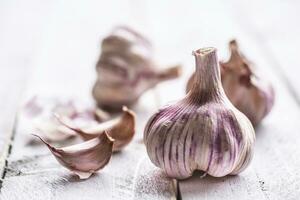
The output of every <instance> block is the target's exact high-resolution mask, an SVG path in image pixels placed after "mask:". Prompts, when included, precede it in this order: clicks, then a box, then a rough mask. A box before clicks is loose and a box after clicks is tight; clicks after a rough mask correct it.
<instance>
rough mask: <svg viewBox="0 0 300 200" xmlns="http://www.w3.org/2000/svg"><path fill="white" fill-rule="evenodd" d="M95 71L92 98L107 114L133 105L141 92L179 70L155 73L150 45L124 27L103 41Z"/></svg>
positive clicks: (172, 75) (178, 68)
mask: <svg viewBox="0 0 300 200" xmlns="http://www.w3.org/2000/svg"><path fill="white" fill-rule="evenodd" d="M96 69H97V73H98V78H97V81H96V83H95V85H94V87H93V91H92V93H93V97H94V99H95V100H96V101H97V104H98V105H99V106H100V107H103V108H106V109H110V110H120V109H121V108H122V106H123V105H126V106H131V105H133V104H134V103H136V102H137V100H138V99H139V97H140V96H141V95H142V94H143V93H144V92H145V91H147V90H148V89H150V88H153V87H154V86H155V85H157V84H158V83H160V82H162V81H167V80H170V79H174V78H177V77H178V76H179V75H180V72H181V70H180V69H181V68H180V66H174V67H170V68H168V69H159V68H158V66H157V64H156V63H155V62H154V61H153V53H152V47H151V44H150V42H149V41H148V40H147V39H145V38H144V37H143V36H141V35H140V34H139V33H137V32H135V31H133V30H131V29H129V28H126V27H120V28H117V29H115V30H114V31H113V32H112V33H111V35H109V36H108V37H106V38H105V39H104V40H103V42H102V52H101V55H100V58H99V61H98V63H97V66H96Z"/></svg>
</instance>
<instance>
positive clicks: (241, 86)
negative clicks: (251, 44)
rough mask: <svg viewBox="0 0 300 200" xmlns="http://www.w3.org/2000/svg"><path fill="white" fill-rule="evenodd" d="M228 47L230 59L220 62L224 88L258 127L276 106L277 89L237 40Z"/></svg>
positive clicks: (233, 101) (233, 102)
mask: <svg viewBox="0 0 300 200" xmlns="http://www.w3.org/2000/svg"><path fill="white" fill-rule="evenodd" d="M229 49H230V51H231V57H230V59H229V60H228V61H227V62H220V66H221V77H222V85H223V88H224V90H225V93H226V95H227V97H228V98H229V100H230V101H231V103H232V104H233V105H234V106H235V107H236V108H237V109H238V110H240V111H241V112H242V113H244V114H245V115H246V116H247V117H248V118H249V120H250V121H251V122H252V124H253V125H254V126H257V125H258V124H259V123H260V122H261V121H262V119H263V118H264V117H265V116H266V115H267V114H268V113H269V112H270V111H271V109H272V107H273V105H274V99H275V93H274V89H273V87H272V85H271V84H270V83H269V82H268V81H267V80H265V79H263V76H262V75H259V74H258V72H257V71H255V69H254V67H253V64H252V63H251V62H250V61H249V60H247V58H246V57H245V56H244V55H243V54H242V53H241V52H240V50H239V46H238V44H237V42H236V40H232V41H230V43H229ZM194 76H195V75H194V74H193V75H192V76H191V78H190V79H189V81H188V84H187V92H188V91H189V90H190V88H191V85H192V84H193V81H194Z"/></svg>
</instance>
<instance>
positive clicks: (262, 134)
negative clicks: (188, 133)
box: [0, 0, 300, 200]
mask: <svg viewBox="0 0 300 200" xmlns="http://www.w3.org/2000/svg"><path fill="white" fill-rule="evenodd" d="M13 2H17V1H13ZM30 2H31V4H33V3H36V2H35V1H34V0H32V1H30ZM255 2H256V3H253V4H252V3H251V5H248V4H249V3H245V1H241V2H240V1H235V0H231V1H227V2H222V1H219V0H211V1H206V2H205V3H204V2H201V3H199V2H189V3H186V2H182V1H178V0H176V1H163V2H157V1H150V0H148V1H144V2H141V1H129V0H128V1H112V2H110V3H107V2H105V3H104V2H101V1H100V2H98V1H86V3H85V4H83V3H81V2H73V1H72V3H70V1H53V3H51V6H50V4H49V5H41V4H36V7H38V8H39V7H41V8H45V9H46V7H47V6H50V7H51V10H49V13H51V15H50V16H51V17H49V18H47V17H46V15H47V14H46V12H45V13H44V11H45V10H43V9H41V11H40V12H38V13H35V14H36V15H38V16H44V17H40V18H39V19H40V20H38V19H36V20H37V21H34V23H40V21H42V19H45V17H46V18H47V20H48V21H47V23H46V24H47V26H44V27H45V28H43V29H42V28H41V26H33V25H32V26H30V27H31V29H30V30H37V31H38V32H39V34H40V35H41V36H39V37H38V38H40V39H39V40H38V44H39V45H38V46H37V47H35V48H34V49H35V51H33V50H31V51H29V52H27V53H24V51H25V50H24V47H23V48H21V49H20V50H19V51H20V58H26V59H28V57H29V56H31V57H32V56H33V55H34V56H33V58H31V59H30V62H29V63H30V65H32V67H33V69H34V70H33V72H32V74H31V76H30V81H29V83H28V88H29V89H28V90H26V95H25V99H26V98H28V97H30V96H32V95H35V94H39V95H41V96H48V97H58V98H77V99H78V100H79V101H86V102H87V103H88V104H89V103H91V98H90V88H91V85H92V84H93V81H94V79H95V71H94V64H95V62H96V60H97V58H98V55H99V44H100V39H101V37H103V36H104V35H105V34H106V33H107V32H108V31H109V29H110V28H111V27H112V26H114V25H117V24H128V25H131V26H133V27H136V28H138V29H140V30H141V31H142V32H143V33H144V34H146V35H147V36H148V37H149V38H151V39H152V40H153V43H154V47H155V50H156V51H155V52H156V55H155V56H156V60H157V61H159V63H160V64H161V65H162V66H167V65H168V64H174V63H182V64H183V67H184V71H183V76H182V78H181V79H179V80H175V81H170V82H166V83H163V84H161V85H159V86H157V87H156V89H154V90H152V91H149V92H147V93H146V94H145V95H144V96H143V97H142V99H141V100H140V102H139V104H138V106H137V107H136V108H134V109H135V111H136V112H137V113H138V116H139V117H138V123H137V130H138V131H137V135H136V137H135V139H134V141H133V143H132V144H131V145H130V146H128V148H126V149H125V150H124V151H123V152H122V153H121V154H115V155H114V156H113V159H112V160H111V163H110V165H108V166H107V167H106V168H105V169H104V170H102V171H100V172H99V173H97V174H95V175H94V176H92V177H91V179H88V180H86V181H78V180H77V178H76V177H74V176H73V175H72V174H70V173H69V172H68V171H67V170H65V169H63V168H62V167H60V166H59V165H58V164H57V162H56V161H55V160H54V159H53V157H52V156H51V155H50V154H49V153H48V151H47V149H46V148H45V147H44V146H41V145H37V146H30V145H28V144H27V143H26V138H28V137H29V136H28V132H27V131H26V130H24V129H23V128H22V120H19V124H18V126H17V127H16V128H17V129H16V132H17V134H16V137H15V140H14V143H13V148H12V152H11V155H10V157H9V160H8V167H7V169H6V176H5V179H4V182H3V187H2V190H1V197H2V199H40V198H43V199H98V198H100V199H175V198H176V191H177V188H176V181H174V180H171V179H169V178H167V177H165V176H164V174H163V173H162V172H161V171H160V170H159V169H157V168H155V167H154V166H153V165H152V164H151V163H150V161H149V160H148V158H147V155H146V152H145V149H144V147H143V145H142V144H141V140H142V135H143V127H144V125H145V123H146V121H147V119H148V117H149V116H150V115H151V114H152V112H154V111H155V110H156V109H157V108H158V107H159V106H162V105H164V104H166V103H168V102H170V101H176V100H178V99H180V98H182V96H183V95H184V89H185V84H186V81H187V78H188V77H189V76H190V74H191V73H192V72H193V70H194V60H193V57H192V55H191V51H192V50H194V49H197V48H199V47H203V46H215V47H217V48H218V50H219V51H218V53H219V57H220V59H226V58H227V56H228V50H227V42H228V41H229V39H231V38H233V37H235V38H237V39H238V41H239V42H240V43H241V48H242V49H243V50H244V52H245V54H246V55H247V56H249V57H250V59H251V60H253V61H254V62H255V63H256V65H257V67H258V68H259V70H261V71H262V72H263V74H265V76H266V78H268V79H270V80H271V81H272V83H273V85H274V87H275V91H276V102H275V106H274V109H273V111H272V112H271V113H270V115H269V116H267V118H266V119H265V120H264V121H263V123H262V124H261V125H260V126H259V127H257V129H256V133H257V142H256V147H255V148H256V149H255V156H254V159H253V162H252V163H251V165H250V167H249V168H248V169H247V170H246V171H244V172H243V173H241V174H240V175H238V176H228V177H224V178H213V177H210V176H206V177H205V178H200V175H201V174H200V173H195V175H194V176H193V177H192V178H190V179H188V180H185V181H180V182H179V191H180V196H181V197H180V198H181V199H184V200H185V199H187V200H191V199H272V200H273V199H275V200H276V199H287V200H293V199H298V197H299V196H300V190H299V188H300V181H299V180H300V173H299V169H298V166H299V165H300V159H299V157H300V150H299V145H300V139H299V136H298V132H299V131H298V130H299V129H300V125H299V123H297V122H298V119H299V118H300V110H299V91H300V90H299V87H298V85H299V84H298V83H299V80H298V79H297V71H298V70H297V69H295V68H296V67H297V63H299V62H298V60H297V56H296V52H297V51H296V48H297V43H298V35H299V34H298V32H299V30H298V29H299V27H297V26H293V24H295V23H296V22H297V21H296V19H298V15H299V14H298V12H297V8H298V7H297V6H299V3H298V2H294V1H293V2H294V4H292V3H291V2H292V1H288V3H287V2H279V1H276V2H275V3H274V2H273V1H272V2H271V1H270V0H266V1H263V2H262V3H261V2H260V3H258V2H257V1H255ZM31 4H30V3H28V5H27V8H28V9H29V8H30V7H31V6H32V5H31ZM269 5H272V6H271V8H270V9H267V10H266V9H264V8H266V7H269ZM10 6H11V9H15V5H14V4H13V3H12V4H11V5H10ZM23 6H25V5H23ZM257 6H258V7H257ZM2 8H3V7H2ZM2 8H1V9H2ZM33 8H35V7H33ZM33 8H32V9H33ZM257 9H258V11H257ZM3 10H6V7H5V8H3ZM9 12H10V11H7V13H9ZM15 12H16V11H15ZM278 12H280V13H281V12H282V13H283V14H282V15H280V16H279V15H277V13H278ZM0 13H3V12H0ZM7 13H6V14H2V15H5V16H9V17H10V18H12V17H13V16H12V15H9V14H7ZM21 13H22V12H21ZM116 13H118V14H116ZM253 13H255V14H253ZM14 16H15V15H14ZM16 16H18V15H16ZM33 16H35V15H34V14H33V15H32V17H33ZM281 16H283V17H281ZM275 19H276V20H275ZM290 19H291V20H290ZM28 20H29V18H28ZM274 20H275V21H277V22H278V24H279V25H278V26H277V25H276V26H274V25H273V24H274ZM15 21H16V26H18V23H21V24H23V23H25V22H23V21H20V19H19V18H18V19H15ZM29 21H30V20H29ZM4 22H5V23H8V22H6V21H5V20H4V21H1V22H0V26H1V23H2V24H3V23H4ZM25 24H26V23H25ZM6 26H8V25H6ZM41 29H42V30H41ZM14 30H15V29H12V30H8V31H7V33H6V34H10V33H11V32H14ZM286 30H288V31H289V34H287V33H286ZM29 32H30V31H28V32H26V33H27V34H28V35H26V37H25V36H24V37H25V38H27V39H28V38H30V37H29V36H30V33H31V32H30V33H29ZM0 34H3V33H0ZM283 35H284V37H283ZM3 38H5V39H3ZM6 38H8V36H7V35H6V36H5V37H1V38H0V40H1V41H2V40H3V41H6ZM14 38H15V37H14ZM19 40H20V41H18V42H23V43H22V44H24V45H27V46H30V45H31V44H32V43H33V40H32V39H28V41H27V42H24V41H23V40H22V39H19ZM8 43H9V44H10V42H7V43H6V45H5V47H7V46H9V44H8ZM283 49H284V51H282V50H283ZM0 51H1V52H4V50H2V49H0ZM13 53H14V50H11V53H10V54H9V55H10V56H13V55H14V54H13ZM5 55H8V54H5ZM6 61H7V62H8V59H7V58H6ZM6 61H5V62H6ZM9 61H10V62H12V61H11V60H9ZM14 62H15V63H14V65H15V66H24V63H23V62H21V61H20V60H16V61H14ZM1 64H2V63H1ZM9 65H11V64H9ZM28 65H29V64H28ZM13 69H16V70H20V73H21V72H23V71H22V70H24V69H23V68H22V69H21V67H19V68H17V67H16V68H13ZM1 70H2V69H1ZM6 70H8V69H6ZM3 77H4V76H3ZM5 77H6V76H5ZM6 78H7V77H6ZM23 78H24V76H21V75H20V76H15V79H13V80H8V81H7V83H9V82H10V81H17V80H23ZM7 79H9V78H7ZM1 87H2V86H1ZM3 88H4V87H3ZM20 90H21V89H19V90H15V92H16V93H15V92H14V95H13V96H15V94H18V93H19V92H20ZM2 91H5V92H3V93H1V94H4V93H9V92H11V91H10V90H9V91H8V89H3V90H1V92H2ZM6 91H7V92H6ZM166 91H168V92H166ZM13 98H15V99H11V98H7V99H5V102H4V100H1V101H3V103H5V104H2V105H8V107H7V111H6V110H5V112H4V113H8V114H9V115H5V116H9V117H7V118H3V119H9V120H7V121H5V120H4V121H3V124H0V125H1V126H0V127H1V131H2V127H8V129H5V130H8V131H7V132H9V133H10V135H6V136H5V137H4V138H5V139H2V140H0V142H1V141H5V140H6V141H7V140H9V139H10V137H11V127H12V124H13V119H14V116H15V114H14V112H11V110H13V109H16V108H15V105H16V103H17V97H13ZM5 108H6V107H4V106H3V109H5ZM0 117H2V115H1V116H0ZM1 121H2V120H1ZM4 132H5V131H4ZM1 137H2V136H1ZM72 142H74V141H72ZM5 144H6V146H5V148H4V149H5V152H7V147H8V143H7V142H5ZM1 148H2V147H1ZM0 152H1V151H0ZM2 152H3V151H2ZM0 169H1V168H0ZM16 191H19V192H20V193H22V196H20V195H19V192H16Z"/></svg>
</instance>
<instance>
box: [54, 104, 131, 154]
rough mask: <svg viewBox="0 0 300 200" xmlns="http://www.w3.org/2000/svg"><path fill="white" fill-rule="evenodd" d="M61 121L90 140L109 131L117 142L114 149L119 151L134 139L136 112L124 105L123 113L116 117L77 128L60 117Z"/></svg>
mask: <svg viewBox="0 0 300 200" xmlns="http://www.w3.org/2000/svg"><path fill="white" fill-rule="evenodd" d="M58 119H59V120H60V122H61V123H62V124H64V125H65V126H67V127H68V128H70V129H71V130H73V131H75V132H76V133H78V134H79V135H80V136H81V137H82V138H83V139H84V140H89V139H92V138H95V137H98V136H99V135H101V134H103V133H104V132H105V131H107V134H108V135H109V136H110V137H112V138H113V139H114V140H115V142H114V146H113V151H119V150H121V149H122V148H123V147H125V146H126V145H127V144H129V142H130V141H131V140H132V138H133V136H134V133H135V114H134V112H133V111H131V110H129V109H128V108H127V107H126V106H124V107H123V114H122V115H121V116H119V117H117V118H115V119H112V120H109V121H106V122H103V123H100V124H98V125H94V126H91V127H87V128H77V127H75V126H73V125H71V124H72V122H71V121H69V122H67V120H64V119H62V118H61V117H58Z"/></svg>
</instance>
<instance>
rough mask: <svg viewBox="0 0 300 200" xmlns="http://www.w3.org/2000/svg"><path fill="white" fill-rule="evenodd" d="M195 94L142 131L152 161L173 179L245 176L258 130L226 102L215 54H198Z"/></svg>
mask: <svg viewBox="0 0 300 200" xmlns="http://www.w3.org/2000/svg"><path fill="white" fill-rule="evenodd" d="M193 54H194V56H195V58H196V75H195V81H194V82H193V85H192V87H191V91H190V92H189V93H188V94H187V96H186V97H185V98H183V99H182V100H180V101H179V102H177V103H175V104H171V105H167V106H165V107H163V108H162V109H160V110H159V111H158V112H157V113H155V114H154V115H153V116H152V117H151V118H150V120H149V121H148V123H147V125H146V127H145V131H144V143H145V145H146V148H147V152H148V155H149V157H150V159H151V161H152V162H153V163H154V164H155V165H156V166H158V167H160V168H161V169H163V170H164V171H165V172H166V173H167V174H168V175H169V176H170V177H174V178H178V179H185V178H188V177H190V176H191V175H192V173H193V172H194V171H195V170H202V171H205V172H206V173H208V174H210V175H211V176H215V177H221V176H225V175H228V174H238V173H240V172H241V171H243V170H244V169H245V168H246V167H247V166H248V164H249V163H250V160H251V158H252V151H253V144H254V140H255V134H254V129H253V127H252V125H251V123H250V121H249V120H248V119H247V117H246V116H245V115H244V114H242V113H241V112H239V111H238V110H237V109H236V108H235V107H234V106H233V105H232V104H231V103H230V101H229V100H228V99H227V97H226V95H225V93H224V91H223V88H222V84H221V80H220V72H219V66H218V63H217V55H216V49H215V48H202V49H199V50H197V51H194V53H193Z"/></svg>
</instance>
